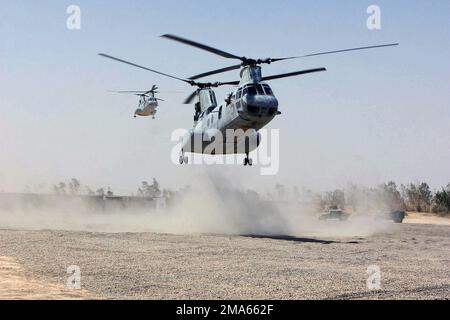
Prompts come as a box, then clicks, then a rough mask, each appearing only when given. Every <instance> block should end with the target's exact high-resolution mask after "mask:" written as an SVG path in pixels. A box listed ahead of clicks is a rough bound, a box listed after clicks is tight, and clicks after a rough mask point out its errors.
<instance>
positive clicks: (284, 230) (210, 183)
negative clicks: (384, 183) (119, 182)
mask: <svg viewBox="0 0 450 320" xmlns="http://www.w3.org/2000/svg"><path fill="white" fill-rule="evenodd" d="M319 215H320V213H318V212H317V209H315V208H313V206H312V205H310V204H309V205H305V204H301V203H297V202H289V201H269V200H267V199H263V198H262V197H261V196H260V195H259V194H258V193H256V192H254V191H248V190H247V191H243V189H242V188H239V187H236V186H233V185H232V183H230V182H229V181H227V179H226V177H225V176H223V175H221V174H217V173H215V172H214V171H205V172H204V174H203V175H200V176H197V179H195V182H192V183H191V185H190V187H189V188H186V189H185V190H183V191H182V192H180V194H179V195H178V196H177V197H175V199H171V200H170V201H169V202H168V205H167V206H166V207H165V208H161V209H156V208H151V209H149V208H148V207H145V206H136V205H128V206H121V205H120V204H117V205H112V206H111V205H110V206H109V207H107V208H105V207H101V208H99V206H98V205H95V204H94V203H93V202H92V198H89V197H70V196H48V197H47V198H46V200H45V201H44V203H42V201H41V202H40V203H39V205H37V204H36V201H34V200H33V198H31V199H30V198H23V197H21V196H14V197H11V198H8V199H7V200H6V201H5V200H1V199H0V228H1V229H18V230H43V229H52V230H68V231H92V232H158V233H171V234H186V233H217V234H230V235H285V236H294V237H322V238H326V237H334V238H335V237H355V236H368V235H372V234H374V233H378V232H383V231H387V230H388V229H389V227H390V226H392V222H390V221H388V220H384V219H380V218H377V217H376V216H375V215H372V214H369V213H367V212H354V213H352V214H351V216H350V218H349V219H348V220H347V221H335V220H320V219H319Z"/></svg>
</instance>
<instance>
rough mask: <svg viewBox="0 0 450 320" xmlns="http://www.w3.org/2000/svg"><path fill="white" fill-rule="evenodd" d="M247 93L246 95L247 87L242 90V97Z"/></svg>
mask: <svg viewBox="0 0 450 320" xmlns="http://www.w3.org/2000/svg"><path fill="white" fill-rule="evenodd" d="M247 93H248V89H247V87H245V88H244V89H242V96H245V95H246V94H247Z"/></svg>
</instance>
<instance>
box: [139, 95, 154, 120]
mask: <svg viewBox="0 0 450 320" xmlns="http://www.w3.org/2000/svg"><path fill="white" fill-rule="evenodd" d="M157 107H158V100H156V99H155V98H149V99H145V100H141V101H140V102H139V107H138V108H137V109H136V111H135V112H134V115H135V116H141V117H148V116H153V117H154V116H155V114H156V112H157V110H156V108H157Z"/></svg>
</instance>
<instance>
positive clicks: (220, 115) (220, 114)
mask: <svg viewBox="0 0 450 320" xmlns="http://www.w3.org/2000/svg"><path fill="white" fill-rule="evenodd" d="M221 118H222V107H220V108H219V120H220V119H221Z"/></svg>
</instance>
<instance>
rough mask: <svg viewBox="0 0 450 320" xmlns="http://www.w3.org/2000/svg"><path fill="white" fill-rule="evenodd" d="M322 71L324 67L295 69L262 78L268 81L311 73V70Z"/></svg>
mask: <svg viewBox="0 0 450 320" xmlns="http://www.w3.org/2000/svg"><path fill="white" fill-rule="evenodd" d="M322 71H327V69H326V68H316V69H308V70H302V71H296V72H290V73H283V74H276V75H273V76H268V77H263V78H262V80H263V81H269V80H275V79H281V78H287V77H294V76H299V75H302V74H307V73H313V72H322Z"/></svg>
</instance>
